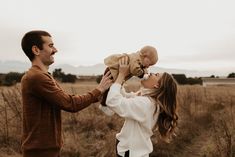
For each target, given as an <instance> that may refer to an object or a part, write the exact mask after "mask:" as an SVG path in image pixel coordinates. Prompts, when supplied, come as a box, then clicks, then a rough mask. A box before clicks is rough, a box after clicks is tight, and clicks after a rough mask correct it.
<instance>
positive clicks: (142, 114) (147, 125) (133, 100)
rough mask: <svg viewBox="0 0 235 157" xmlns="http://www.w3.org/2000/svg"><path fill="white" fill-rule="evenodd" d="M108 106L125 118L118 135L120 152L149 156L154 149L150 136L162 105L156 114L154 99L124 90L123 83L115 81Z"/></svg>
mask: <svg viewBox="0 0 235 157" xmlns="http://www.w3.org/2000/svg"><path fill="white" fill-rule="evenodd" d="M106 104H107V106H109V108H110V109H112V110H113V111H114V112H115V113H117V114H118V115H119V116H121V117H123V118H125V122H124V125H123V127H122V129H121V131H120V132H119V133H118V134H117V135H116V138H117V139H118V140H119V141H120V142H119V143H118V145H117V150H118V154H119V155H121V156H124V154H125V152H126V151H128V150H129V151H130V157H148V156H149V153H151V152H152V151H153V145H152V142H151V139H150V137H151V136H152V134H153V132H152V128H153V127H154V125H155V124H156V122H157V118H158V115H159V110H160V107H159V106H157V112H156V113H155V114H154V112H155V109H156V106H155V104H154V100H152V99H151V98H150V97H147V96H136V95H135V94H130V93H126V92H125V91H122V89H121V85H120V84H118V83H114V84H113V85H112V86H111V87H110V90H109V93H108V96H107V100H106Z"/></svg>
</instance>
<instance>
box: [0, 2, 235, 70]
mask: <svg viewBox="0 0 235 157" xmlns="http://www.w3.org/2000/svg"><path fill="white" fill-rule="evenodd" d="M0 2H1V3H0V4H1V5H0V43H1V46H0V60H1V61H7V60H19V61H25V62H29V61H28V59H27V58H26V56H25V55H24V53H23V51H22V50H21V47H20V42H21V38H22V36H23V35H24V33H25V32H27V31H30V30H35V29H41V30H46V31H48V32H49V33H51V35H52V36H53V40H54V43H55V46H56V47H57V49H58V50H59V52H58V53H57V54H56V56H55V60H56V61H55V64H71V65H75V66H77V65H93V64H97V63H103V59H104V58H105V57H106V56H108V55H111V54H113V53H123V52H135V51H137V50H139V49H140V48H141V47H143V46H144V45H152V46H154V47H156V48H157V50H158V54H159V62H158V63H157V65H156V66H160V67H164V68H178V69H188V70H214V71H223V72H224V71H228V72H234V71H235V62H234V61H235V9H234V8H235V1H234V0H83V1H82V0H37V1H36V0H0Z"/></svg>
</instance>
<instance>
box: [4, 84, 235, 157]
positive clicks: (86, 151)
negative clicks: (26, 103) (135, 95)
mask: <svg viewBox="0 0 235 157" xmlns="http://www.w3.org/2000/svg"><path fill="white" fill-rule="evenodd" d="M61 86H62V87H63V89H64V90H65V91H66V92H68V93H70V94H83V93H85V92H87V91H89V90H92V89H93V88H95V87H96V86H97V84H96V82H84V81H83V82H78V83H76V84H61ZM138 87H139V84H137V83H131V82H129V83H128V84H127V86H126V88H127V90H129V91H130V90H135V91H136V90H137V89H138ZM178 103H179V108H178V115H179V125H178V129H177V136H176V137H175V138H174V139H173V141H172V142H171V143H169V144H168V143H164V142H163V141H161V140H160V139H159V137H158V136H157V133H156V134H155V135H154V136H153V137H152V141H153V145H154V151H153V152H152V153H151V155H150V156H151V157H194V156H195V157H200V156H202V157H234V156H235V115H234V114H235V111H234V110H235V109H234V106H235V88H234V86H233V87H232V86H209V87H202V86H198V85H195V86H179V93H178ZM62 114H63V121H62V123H63V139H64V146H63V149H62V157H80V156H81V157H92V156H94V157H96V156H97V157H106V156H107V157H112V156H113V157H114V156H115V145H116V144H115V142H116V141H115V134H116V133H118V132H119V131H120V129H121V126H122V124H123V119H122V118H120V117H118V116H117V115H114V116H112V117H108V116H105V115H104V114H103V113H102V112H101V111H100V110H99V109H98V103H96V104H92V105H91V106H90V107H88V108H86V109H84V110H82V111H80V112H78V113H66V112H63V113H62ZM21 115H22V105H21V92H20V84H17V85H16V86H13V87H0V157H1V156H4V157H18V156H20V135H21V124H22V118H21V117H22V116H21Z"/></svg>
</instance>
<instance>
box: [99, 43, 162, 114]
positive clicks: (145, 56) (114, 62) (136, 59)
mask: <svg viewBox="0 0 235 157" xmlns="http://www.w3.org/2000/svg"><path fill="white" fill-rule="evenodd" d="M124 56H128V59H129V66H130V74H129V75H128V76H127V77H126V78H125V81H126V80H128V79H130V78H131V77H132V76H137V77H139V78H140V79H147V78H148V71H147V68H148V67H149V66H152V65H154V64H156V63H157V61H158V54H157V50H156V48H154V47H152V46H144V47H143V48H141V49H140V51H137V52H135V53H130V54H125V53H124V54H114V55H111V56H108V57H107V58H105V59H104V64H105V65H106V66H107V68H106V70H105V72H104V73H106V72H107V71H108V70H110V72H111V75H112V77H113V80H116V78H117V76H118V68H119V64H118V61H119V59H120V58H122V57H124ZM108 91H109V89H108V90H107V91H106V92H105V93H104V94H103V97H102V100H101V105H100V106H99V108H100V109H101V110H102V111H103V112H104V113H105V114H107V115H110V116H111V115H113V112H112V110H110V109H109V108H108V107H107V106H106V104H105V102H106V98H107V94H108Z"/></svg>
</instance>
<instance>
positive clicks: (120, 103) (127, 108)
mask: <svg viewBox="0 0 235 157" xmlns="http://www.w3.org/2000/svg"><path fill="white" fill-rule="evenodd" d="M106 104H107V106H109V107H110V108H111V109H112V110H113V111H114V112H115V113H117V114H118V115H119V116H121V117H124V118H131V119H134V120H136V121H139V122H143V121H144V120H145V119H146V115H147V114H149V113H150V110H151V105H152V102H151V101H150V99H149V98H148V97H145V96H135V97H132V98H126V97H124V96H123V95H122V94H121V85H120V84H118V83H114V84H113V85H112V86H111V87H110V90H109V93H108V96H107V100H106Z"/></svg>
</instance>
